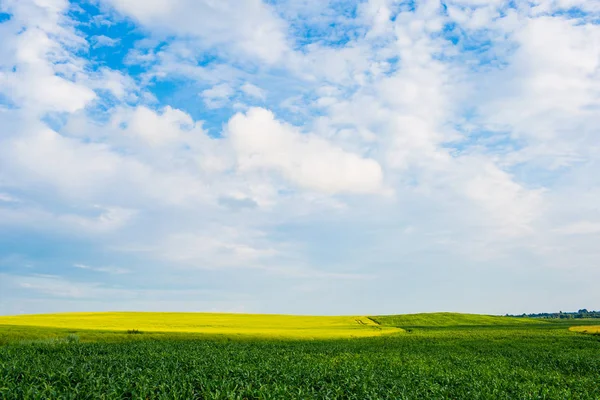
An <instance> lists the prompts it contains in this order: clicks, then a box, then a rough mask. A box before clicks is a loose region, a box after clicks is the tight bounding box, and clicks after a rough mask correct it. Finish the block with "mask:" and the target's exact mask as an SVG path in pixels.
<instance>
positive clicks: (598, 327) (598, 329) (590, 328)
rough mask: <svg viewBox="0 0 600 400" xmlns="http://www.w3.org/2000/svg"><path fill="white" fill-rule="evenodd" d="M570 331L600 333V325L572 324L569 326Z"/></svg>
mask: <svg viewBox="0 0 600 400" xmlns="http://www.w3.org/2000/svg"><path fill="white" fill-rule="evenodd" d="M569 330H570V331H573V332H579V333H598V334H600V325H596V326H573V327H571V328H569Z"/></svg>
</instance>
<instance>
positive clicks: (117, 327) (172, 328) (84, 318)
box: [0, 312, 402, 339]
mask: <svg viewBox="0 0 600 400" xmlns="http://www.w3.org/2000/svg"><path fill="white" fill-rule="evenodd" d="M0 325H13V326H36V327H52V328H67V329H79V330H105V331H130V332H131V333H133V331H138V332H188V333H204V334H212V335H216V334H222V335H229V336H253V337H269V338H294V339H335V338H345V337H370V336H380V335H387V334H393V333H399V332H402V329H400V328H397V327H393V326H379V325H378V324H377V323H375V322H374V321H372V320H371V319H369V318H367V317H363V316H356V317H348V316H345V317H317V316H293V315H267V314H218V313H148V312H145V313H140V312H107V313H61V314H37V315H20V316H9V317H0Z"/></svg>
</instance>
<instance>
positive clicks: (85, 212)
mask: <svg viewBox="0 0 600 400" xmlns="http://www.w3.org/2000/svg"><path fill="white" fill-rule="evenodd" d="M411 4H412V3H411ZM411 4H406V3H404V2H394V1H390V0H368V1H364V2H356V3H355V2H335V1H325V2H320V1H319V2H317V1H292V2H279V1H273V2H271V1H270V2H265V1H261V0H243V1H216V2H215V1H209V0H201V1H191V0H177V1H167V0H153V1H139V0H102V1H100V2H98V4H97V5H96V6H97V8H94V7H91V6H90V7H89V8H88V9H86V11H83V10H82V9H80V8H78V7H77V6H76V5H74V4H73V3H71V2H68V1H67V0H18V1H17V0H7V1H4V2H2V3H0V11H1V12H3V13H5V14H6V15H7V16H8V17H7V18H6V19H4V20H3V22H0V37H2V39H3V40H2V41H1V43H0V126H1V127H2V128H1V132H0V228H2V229H4V230H6V231H7V232H8V234H7V235H6V236H2V237H1V238H0V249H1V251H2V253H0V273H1V274H4V275H3V276H4V277H6V280H5V282H8V283H4V285H6V287H5V288H4V289H5V292H6V293H9V294H8V295H7V296H5V297H2V298H0V313H2V312H8V310H10V311H11V312H14V311H15V310H14V308H12V307H9V306H8V305H7V304H9V303H12V302H14V301H16V300H17V299H29V300H27V302H25V303H26V304H27V311H36V310H37V308H36V307H37V306H36V301H35V300H32V297H31V296H33V294H36V296H41V297H40V298H44V299H46V301H47V303H46V304H50V305H51V304H55V305H56V309H58V308H65V307H66V308H69V307H71V306H70V305H69V304H71V305H72V304H73V303H69V301H70V299H71V300H72V299H84V300H85V301H87V302H88V303H86V304H89V305H90V307H92V308H94V307H95V308H98V307H100V308H101V303H98V302H97V301H98V299H100V298H101V297H102V296H104V295H106V294H110V296H114V297H120V298H123V299H124V301H126V302H129V303H130V304H132V305H135V306H136V307H139V308H150V307H155V308H156V307H158V308H161V309H163V308H164V307H162V306H160V305H157V304H156V303H153V302H151V301H150V300H149V299H148V296H147V294H148V293H152V294H156V293H164V296H163V297H162V298H164V299H165V302H166V303H165V304H178V305H181V303H177V302H176V301H175V300H173V296H174V293H176V292H177V291H178V290H179V291H181V293H184V294H185V293H187V295H189V296H196V295H197V296H202V295H203V293H204V292H203V291H195V289H193V287H192V288H190V285H191V286H194V285H199V286H203V287H205V286H206V287H209V288H211V290H212V288H215V290H217V288H218V289H219V290H223V292H222V293H226V294H223V296H225V297H222V298H213V297H210V298H207V300H202V299H199V300H198V303H197V304H201V305H202V307H205V308H207V309H208V308H210V309H212V307H210V306H209V305H210V304H214V305H223V307H226V308H227V309H245V310H248V309H249V307H251V308H252V309H251V311H278V312H284V311H288V312H315V311H316V310H319V311H320V306H319V304H322V303H326V302H329V301H330V300H331V299H332V298H337V299H339V300H340V301H338V302H336V304H347V308H343V307H341V306H340V307H341V308H336V307H337V306H335V307H334V306H332V307H331V308H330V309H329V310H328V312H346V313H355V312H358V311H359V310H367V309H369V310H372V312H385V311H388V312H402V311H425V310H429V309H431V310H433V309H440V308H443V307H446V305H448V307H451V308H453V309H459V308H460V309H461V310H462V311H482V312H500V313H504V312H523V311H534V308H536V307H537V308H540V307H542V308H544V309H551V308H552V307H558V308H561V309H564V308H566V307H574V308H577V307H580V306H581V303H583V302H586V301H590V299H593V293H595V292H594V290H595V289H593V288H592V287H591V286H589V285H588V284H587V283H586V282H590V281H593V279H595V278H600V276H598V272H597V271H595V270H594V268H592V266H593V265H595V263H597V261H598V260H599V259H600V252H599V251H598V249H597V246H596V242H597V239H598V235H599V234H600V229H598V227H599V226H600V212H599V210H598V207H597V204H598V200H599V199H600V180H599V178H598V175H597V167H598V163H599V160H600V146H599V143H600V128H599V126H598V119H599V117H600V25H598V23H597V21H598V17H599V16H600V9H599V8H598V7H596V6H595V5H594V3H593V2H589V1H579V0H569V1H556V0H548V1H546V0H538V1H534V2H529V3H527V4H525V3H522V4H521V3H514V2H509V1H504V0H495V1H478V0H452V1H445V2H440V1H436V0H423V1H419V2H415V3H414V4H412V5H411ZM93 13H95V15H89V14H93ZM21 240H24V241H23V243H24V245H23V246H20V247H14V246H12V247H11V245H10V243H17V242H21ZM45 243H52V245H49V244H45ZM75 243H77V246H75V245H74V244H75ZM46 247H49V248H50V249H46V250H44V251H42V250H40V249H41V248H44V249H45V248H46ZM74 247H77V248H78V249H81V250H78V251H73V250H66V249H68V248H71V249H72V248H74ZM23 260H28V261H26V262H25V261H23ZM107 265H108V266H111V265H119V266H120V267H119V268H115V267H106V266H107ZM73 266H75V268H73ZM573 271H575V272H576V273H574V272H573ZM539 274H544V276H546V277H547V279H546V280H541V281H539V282H538V283H537V284H536V285H537V286H535V285H533V288H532V286H531V285H530V286H528V287H529V289H531V290H533V291H534V292H535V293H537V294H538V295H539V297H538V298H539V300H538V302H537V303H535V304H534V303H531V305H530V307H531V309H529V308H527V309H524V307H525V305H523V304H521V305H519V303H516V301H517V300H518V299H520V298H521V299H522V298H523V297H520V295H519V292H515V290H516V289H514V285H516V286H519V285H520V284H524V283H525V282H529V283H530V281H531V279H532V277H533V276H538V275H539ZM574 276H586V277H587V278H585V279H584V278H581V279H579V278H577V279H575V278H573V277H574ZM444 277H445V278H444ZM494 277H496V278H497V279H495V282H497V284H498V285H499V286H494V283H493V282H494ZM498 277H501V278H498ZM367 278H368V279H367ZM568 279H570V280H568ZM360 280H368V281H370V282H373V287H383V288H388V289H389V290H388V291H386V293H396V294H389V297H388V295H381V294H378V292H376V291H375V290H374V289H373V290H371V289H368V288H367V289H364V293H365V295H364V297H361V296H356V292H357V290H359V288H358V287H357V286H356V285H358V283H357V282H356V281H360ZM564 280H568V282H569V284H570V285H572V287H573V288H575V287H579V289H577V290H575V289H574V290H571V289H568V288H569V287H571V286H569V285H567V290H566V292H565V293H567V294H565V297H560V298H556V297H552V298H551V297H550V296H547V295H545V288H547V287H559V286H560V284H561V282H564ZM392 282H396V283H397V284H398V285H399V287H400V286H402V285H405V286H411V285H412V286H414V285H417V286H419V287H421V288H422V293H415V292H411V290H409V288H408V287H406V288H404V289H406V291H403V290H391V289H392V287H388V286H389V285H391V283H392ZM460 282H463V288H462V290H464V293H466V294H465V299H455V300H454V301H450V302H448V301H447V299H446V300H444V301H442V298H441V297H440V296H441V294H443V293H446V291H448V293H450V290H451V289H452V288H451V287H450V286H452V285H458V284H460ZM78 283H80V284H81V285H82V287H83V288H87V289H86V290H88V289H89V290H88V291H89V293H92V295H91V297H88V296H87V295H85V296H84V295H83V294H82V293H83V292H82V291H81V290H83V289H81V290H79V289H77V290H76V287H77V284H78ZM449 285H450V286H449ZM124 287H126V289H124ZM476 288H487V289H489V292H490V293H495V294H494V295H493V296H491V297H490V298H487V299H486V298H485V296H482V294H481V292H480V291H478V290H479V289H476ZM0 289H2V288H1V287H0ZM503 290H504V292H505V293H507V294H506V295H502V293H503ZM569 290H571V291H569ZM484 291H485V290H484ZM307 292H310V293H311V294H313V296H311V298H310V299H306V297H305V295H306V293H307ZM398 292H401V293H398ZM136 293H138V294H140V295H139V299H142V300H139V301H138V300H136V299H138V297H136V296H137V294H136ZM220 293H221V292H220ZM231 293H242V294H243V296H241V297H240V298H238V297H235V296H232V295H231ZM437 293H441V294H437ZM187 295H186V296H187ZM428 295H431V296H428ZM568 295H571V298H572V300H569V297H568ZM332 296H335V297H332ZM411 296H412V297H411ZM414 296H416V297H417V298H419V299H421V300H422V301H423V303H422V304H423V306H422V307H420V308H419V307H417V306H412V307H413V308H410V307H409V306H408V305H405V304H406V301H407V300H408V299H413V298H414ZM421 296H422V297H421ZM523 296H524V295H523ZM158 297H161V296H160V295H158ZM35 298H37V297H33V299H35ZM273 298H277V299H278V301H275V302H274V301H273V300H272V299H273ZM57 299H58V300H57ZM59 300H60V301H59ZM467 300H470V301H471V302H470V303H469V301H467ZM513 300H514V301H513ZM53 301H55V303H52V302H53ZM211 301H212V303H211ZM231 301H238V302H242V303H240V304H232V303H231ZM559 301H562V302H566V303H561V304H559V303H558V302H559ZM25 303H24V304H25ZM576 303H577V304H576ZM99 304H100V305H99ZM144 304H146V305H144ZM381 304H386V305H387V306H386V307H388V308H387V309H382V308H381V307H383V306H381ZM403 304H404V305H403ZM411 304H416V303H414V302H411ZM468 304H473V305H472V306H471V307H469V306H468ZM584 305H585V306H586V307H588V308H593V304H587V303H586V304H584ZM165 307H167V305H165ZM286 307H291V308H289V309H287V308H286ZM465 307H466V308H465ZM518 307H520V308H518ZM517 308H518V309H517Z"/></svg>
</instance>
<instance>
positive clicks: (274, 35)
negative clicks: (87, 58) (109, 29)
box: [105, 0, 288, 63]
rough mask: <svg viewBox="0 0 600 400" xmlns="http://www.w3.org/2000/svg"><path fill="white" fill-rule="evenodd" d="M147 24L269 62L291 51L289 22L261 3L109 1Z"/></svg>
mask: <svg viewBox="0 0 600 400" xmlns="http://www.w3.org/2000/svg"><path fill="white" fill-rule="evenodd" d="M105 2H106V3H109V4H111V5H113V6H114V7H115V8H116V9H117V10H119V11H121V12H122V13H124V14H126V15H128V16H131V17H133V18H134V19H136V20H138V21H139V22H141V23H142V24H143V25H145V26H147V27H149V28H154V29H157V30H162V31H164V32H165V33H167V34H170V33H175V34H178V35H181V36H184V37H195V38H197V39H198V40H199V43H198V44H199V46H200V47H204V48H206V47H209V48H216V49H219V50H221V48H222V47H225V48H226V49H227V50H226V51H228V52H229V53H230V54H234V55H235V53H236V52H241V53H242V54H244V55H246V56H251V57H255V58H258V59H259V60H261V61H264V62H267V63H274V62H277V61H279V60H280V59H281V57H282V56H283V54H284V53H285V52H286V51H288V46H287V43H286V37H285V23H284V22H283V21H282V20H281V19H280V18H279V17H278V16H277V15H276V14H275V13H274V12H273V10H272V9H271V7H270V6H269V5H267V4H265V3H263V2H262V1H261V0H241V1H240V0H223V1H218V2H214V1H209V0H201V1H194V0H176V1H172V0H153V1H150V2H149V1H146V0H105Z"/></svg>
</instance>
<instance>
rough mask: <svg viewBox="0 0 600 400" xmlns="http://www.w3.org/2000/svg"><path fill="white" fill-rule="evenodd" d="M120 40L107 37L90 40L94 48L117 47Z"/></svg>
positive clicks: (95, 37) (97, 36) (100, 36)
mask: <svg viewBox="0 0 600 400" xmlns="http://www.w3.org/2000/svg"><path fill="white" fill-rule="evenodd" d="M119 41H120V40H119V39H113V38H111V37H108V36H105V35H96V36H92V37H91V38H90V42H91V44H92V46H93V47H115V46H116V45H118V44H119Z"/></svg>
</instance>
